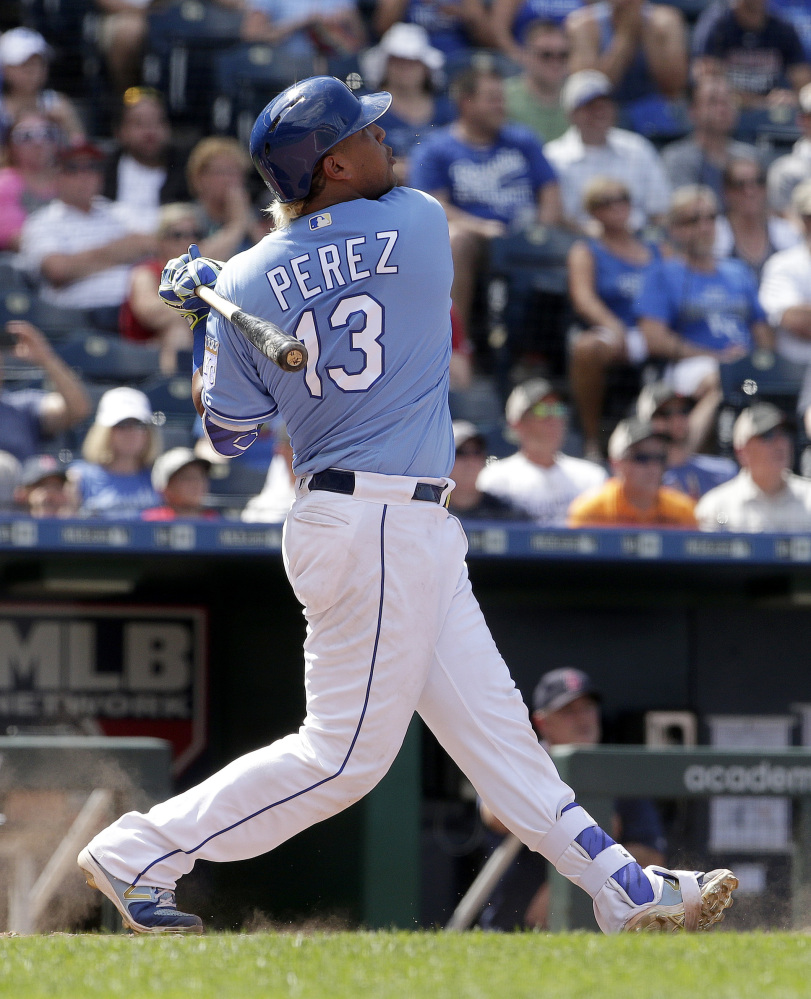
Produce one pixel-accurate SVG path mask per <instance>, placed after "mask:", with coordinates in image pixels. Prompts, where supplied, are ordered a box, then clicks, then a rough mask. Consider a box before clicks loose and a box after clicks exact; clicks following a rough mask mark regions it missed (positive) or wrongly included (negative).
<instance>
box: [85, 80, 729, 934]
mask: <svg viewBox="0 0 811 999" xmlns="http://www.w3.org/2000/svg"><path fill="white" fill-rule="evenodd" d="M390 100H391V98H390V96H389V95H388V94H385V93H376V94H370V95H367V96H363V97H360V98H358V97H356V96H355V95H354V94H353V93H352V91H350V90H349V89H348V88H347V87H346V86H344V84H343V83H341V82H340V81H338V80H336V79H334V78H332V77H314V78H310V79H307V80H304V81H302V82H301V83H298V84H296V85H295V86H292V87H290V88H288V89H287V90H285V91H284V92H283V93H281V94H279V95H278V96H277V97H276V98H274V99H273V100H272V101H271V103H270V104H269V105H268V106H267V107H266V108H265V110H264V111H263V112H262V114H261V115H260V116H259V118H258V119H257V122H256V124H255V126H254V129H253V133H252V135H251V153H252V156H253V161H254V163H255V165H256V167H257V169H258V170H259V173H260V174H261V175H262V177H263V178H264V180H265V182H266V183H267V184H268V186H269V187H270V189H271V191H272V192H273V194H274V196H275V198H276V201H275V202H274V205H273V213H274V218H275V222H276V227H275V231H274V232H273V233H271V234H270V235H269V236H267V237H265V238H264V239H263V240H262V241H261V242H260V243H258V244H257V245H256V246H254V247H252V248H251V249H249V250H247V251H245V252H244V253H241V254H239V255H238V256H236V257H233V258H232V259H231V260H229V261H228V262H227V263H226V264H224V265H223V267H222V272H221V273H220V274H219V277H217V276H216V272H217V270H218V267H219V265H218V264H217V263H216V262H214V261H210V260H207V259H206V258H199V257H198V258H194V257H191V256H187V257H185V258H180V259H177V260H174V261H171V262H170V264H169V265H168V267H167V270H166V271H165V272H164V285H165V288H164V291H163V297H164V299H165V300H167V301H168V302H170V304H172V305H173V306H174V307H176V308H178V310H179V311H182V312H186V313H189V314H190V315H191V319H192V323H193V324H194V325H195V327H196V329H197V331H198V340H199V339H200V337H199V331H200V330H201V328H203V326H205V354H204V360H203V364H202V386H201V397H202V404H203V408H204V423H205V428H206V433H207V434H208V437H209V440H210V441H211V444H212V446H213V447H214V448H215V450H217V451H218V452H219V453H220V454H223V455H229V456H230V455H233V454H237V453H239V452H240V451H242V450H243V449H244V448H245V447H247V446H249V445H250V442H251V441H252V439H254V438H255V437H256V434H257V427H258V426H259V424H261V423H263V422H264V421H266V420H268V419H270V418H272V417H273V416H275V415H276V413H277V412H278V413H280V414H281V416H282V418H283V419H284V421H285V424H286V425H287V429H288V431H289V433H290V439H291V442H292V445H293V449H294V452H295V458H294V470H295V473H296V499H295V501H294V503H293V507H292V509H291V511H290V513H289V514H288V516H287V520H286V523H285V529H284V542H283V557H284V565H285V569H286V571H287V574H288V577H289V579H290V582H291V584H292V587H293V590H294V592H295V594H296V596H297V597H298V599H299V600H300V602H301V603H302V605H303V607H304V613H305V617H306V621H307V634H306V639H305V642H304V662H305V689H306V698H307V711H306V717H305V719H304V722H303V724H302V726H301V728H300V729H299V730H298V732H296V733H295V734H293V735H289V736H287V737H286V738H283V739H281V740H279V741H278V742H275V743H273V744H272V745H271V746H268V747H267V748H264V749H259V750H257V751H255V752H252V753H249V754H247V755H246V756H243V757H241V758H240V759H237V760H235V761H234V762H232V763H230V764H229V765H228V766H226V767H225V768H224V769H223V770H221V771H220V772H218V773H215V774H213V775H212V776H211V777H209V778H208V779H207V780H205V781H203V783H201V784H200V785H198V786H197V787H193V788H191V789H190V790H188V791H185V792H184V793H182V794H180V795H178V796H176V797H174V798H171V799H169V800H168V801H165V802H163V803H161V804H158V805H155V806H154V807H153V808H152V809H151V810H150V811H149V812H148V813H146V814H141V813H138V812H129V813H128V814H126V815H124V816H122V817H121V818H120V819H118V820H117V821H116V822H114V823H113V824H112V825H111V826H109V827H108V828H106V829H104V830H103V831H102V832H100V833H99V834H98V836H96V837H95V838H94V839H93V840H92V841H91V843H90V844H89V845H88V846H87V847H86V848H85V849H84V850H82V852H81V853H80V854H79V866H80V867H81V868H82V870H83V871H84V872H85V875H86V877H87V881H88V884H90V885H91V887H95V888H98V889H99V890H100V891H101V892H103V894H105V895H106V896H107V897H108V898H109V899H110V900H111V901H112V902H113V903H114V904H115V906H116V907H117V908H118V910H119V912H120V913H121V915H122V917H123V919H124V922H125V924H126V925H128V926H129V927H130V928H131V929H133V930H134V931H136V932H139V933H162V932H167V931H168V932H184V933H188V932H191V933H199V932H201V931H202V921H201V920H200V919H199V917H197V916H195V915H191V914H188V913H184V912H182V911H179V910H178V909H177V907H176V903H175V887H176V884H177V881H178V879H179V878H180V877H182V875H184V874H186V873H187V872H188V871H189V870H191V868H192V867H193V865H194V863H195V861H196V860H198V859H205V860H214V861H230V860H242V859H246V858H248V857H255V856H257V855H259V854H262V853H265V852H266V851H268V850H271V849H273V848H274V847H276V846H277V845H278V844H280V843H282V842H284V841H285V840H287V839H288V838H289V837H291V836H293V835H294V834H295V833H297V832H299V831H300V830H302V829H305V828H307V827H308V826H310V825H312V824H313V823H315V822H319V821H321V820H322V819H326V818H327V817H329V816H331V815H333V814H335V813H336V812H339V811H340V810H341V809H344V808H346V807H348V806H349V805H351V804H352V803H353V802H355V801H357V800H358V799H359V798H362V797H363V796H364V795H365V794H366V793H367V792H368V791H369V790H371V788H373V787H374V786H375V784H376V783H377V782H378V781H379V780H380V779H381V778H382V777H383V775H384V774H385V773H386V771H387V770H388V768H389V766H390V765H391V763H392V761H393V760H394V758H395V757H396V755H397V752H398V750H399V749H400V746H401V744H402V741H403V738H404V736H405V733H406V729H407V727H408V724H409V722H410V720H411V717H412V715H413V713H414V712H415V711H417V712H419V714H420V715H421V716H422V718H423V719H424V721H425V722H426V724H427V725H428V726H429V727H430V728H431V729H432V731H433V732H434V733H435V735H436V736H437V738H438V739H439V741H440V742H441V743H442V745H443V746H444V747H445V749H446V750H447V751H448V752H449V753H450V755H451V756H452V757H453V759H454V760H455V761H456V762H457V763H458V764H459V766H460V767H461V768H462V770H463V771H464V772H465V773H466V774H467V776H468V777H469V779H470V780H471V782H472V783H473V785H474V786H475V787H476V789H477V791H478V793H479V794H480V796H481V798H482V800H483V801H484V802H485V803H486V804H487V806H488V807H489V808H490V810H491V811H492V812H493V813H494V814H495V815H497V816H498V817H499V818H500V819H501V820H502V821H503V823H504V824H505V825H506V826H507V828H509V829H510V830H511V831H512V832H514V833H515V834H516V835H517V836H518V837H519V838H520V839H521V840H522V841H523V842H524V843H525V844H526V845H527V846H528V847H530V849H533V850H537V851H538V852H540V853H541V854H543V856H544V857H546V858H547V859H548V860H549V861H551V862H552V863H553V864H554V865H555V866H556V867H557V869H558V870H559V871H560V872H561V873H562V874H563V875H565V876H566V877H568V878H569V879H570V880H571V881H573V882H574V883H575V884H577V885H579V886H580V887H581V888H583V889H584V890H585V891H587V892H588V893H589V895H591V896H592V897H593V899H594V912H595V915H596V918H597V922H598V924H599V925H600V927H601V928H602V929H603V931H605V932H618V931H620V930H638V929H657V930H658V929H668V930H670V929H676V928H681V927H684V928H685V929H692V930H695V929H706V928H707V927H709V926H710V925H711V924H713V923H715V922H717V921H718V920H719V919H721V918H722V916H723V914H724V909H725V908H726V906H727V905H729V904H730V902H731V894H730V893H731V891H732V889H734V888H735V887H736V886H737V879H736V878H735V877H734V876H733V875H732V873H731V872H730V871H728V870H717V871H712V872H710V873H708V874H702V873H698V872H680V871H676V872H673V871H667V870H664V869H660V868H653V867H649V868H646V869H644V870H643V869H642V868H641V867H640V866H639V865H638V864H637V863H636V862H635V861H634V859H633V858H632V857H631V855H630V854H629V853H628V852H627V851H626V850H625V849H624V848H623V847H622V846H620V845H619V844H616V843H614V842H613V841H612V839H611V838H610V837H609V836H608V835H607V834H606V833H605V832H604V831H603V830H602V829H600V828H599V827H598V826H597V825H596V824H595V822H594V820H593V819H592V818H591V817H590V816H589V815H588V814H587V813H586V812H585V811H584V809H583V808H581V807H580V806H579V805H577V804H576V802H575V801H574V792H573V791H572V790H571V789H570V788H569V787H567V786H566V785H565V784H564V783H563V782H562V781H561V779H560V777H559V775H558V773H557V771H556V770H555V767H554V766H553V764H552V762H551V760H550V758H549V756H548V755H547V754H546V753H545V752H544V750H543V749H542V748H541V747H540V746H539V744H538V740H537V738H536V736H535V734H534V732H533V729H532V726H531V724H530V721H529V717H528V713H527V709H526V707H525V706H524V702H523V700H522V698H521V695H520V693H519V692H518V691H517V689H516V688H515V685H514V683H513V681H512V679H511V677H510V674H509V672H508V670H507V667H506V665H505V663H504V661H503V659H502V658H501V656H500V655H499V652H498V650H497V649H496V647H495V644H494V642H493V639H492V637H491V635H490V633H489V631H488V628H487V625H486V624H485V621H484V618H483V616H482V613H481V610H480V609H479V606H478V604H477V602H476V600H475V599H474V597H473V594H472V592H471V587H470V582H469V580H468V575H467V569H466V565H465V555H466V539H465V534H464V532H463V530H462V528H461V526H460V524H459V521H458V520H456V518H455V517H453V516H452V515H451V514H449V512H448V510H447V507H446V504H447V500H448V495H449V493H450V491H451V489H452V488H453V482H452V481H451V480H450V479H449V478H448V472H449V470H450V468H451V465H452V464H453V458H454V447H453V432H452V427H451V419H450V415H449V412H448V402H447V395H448V362H449V358H450V352H451V334H450V320H449V309H450V288H451V280H452V276H453V275H452V268H451V254H450V246H449V239H448V225H447V221H446V218H445V215H444V212H443V211H442V208H441V207H440V205H439V204H438V202H436V201H435V200H434V199H433V198H431V197H430V196H428V195H426V194H424V193H422V192H419V191H416V190H411V189H408V188H403V187H396V186H395V179H394V172H393V163H394V161H393V158H392V156H391V150H390V149H389V147H388V146H386V145H385V144H384V143H383V139H384V134H385V133H384V132H383V130H382V129H381V128H380V127H379V126H378V125H376V124H375V119H377V118H378V117H380V115H382V114H383V112H384V111H385V110H386V108H387V107H388V106H389V102H390ZM215 279H216V286H217V291H218V292H219V293H220V294H221V295H223V296H224V297H225V298H228V299H229V300H231V301H232V302H235V303H237V304H238V305H239V306H240V308H241V309H243V310H244V311H246V312H250V313H253V314H255V315H258V316H260V317H263V318H265V319H269V320H272V321H274V322H275V323H277V324H278V325H280V326H281V327H282V328H284V329H285V330H287V331H289V332H291V333H293V334H294V335H295V336H296V337H298V338H299V339H300V340H302V341H303V342H304V343H305V344H306V346H307V350H308V352H309V360H308V362H307V366H306V371H305V372H304V373H303V374H301V373H299V374H289V373H284V372H282V371H281V370H280V369H279V368H278V367H276V366H274V365H273V364H272V363H271V362H270V361H269V360H268V358H266V357H265V356H264V355H263V354H261V353H260V352H259V351H257V350H256V348H254V347H253V346H252V345H251V344H250V343H249V342H248V341H247V340H246V339H244V338H243V336H242V335H241V334H240V333H239V332H238V331H237V330H236V329H235V328H234V327H233V326H232V325H231V324H229V323H228V322H227V321H226V320H224V319H223V318H221V317H219V316H217V315H215V314H214V313H212V314H211V315H210V316H208V318H207V322H206V323H205V324H203V322H202V320H203V319H204V318H205V316H206V311H207V308H206V306H205V305H204V304H203V303H202V302H201V301H200V300H199V299H198V298H197V297H196V296H195V295H194V288H195V287H196V286H197V285H199V284H201V283H203V284H212V283H213V282H214V280H215Z"/></svg>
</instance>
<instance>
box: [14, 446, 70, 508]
mask: <svg viewBox="0 0 811 999" xmlns="http://www.w3.org/2000/svg"><path fill="white" fill-rule="evenodd" d="M67 480H68V472H67V465H65V463H64V462H62V461H60V459H59V458H56V457H54V456H53V455H52V454H35V455H32V456H31V457H30V458H28V459H27V460H26V461H24V462H23V466H22V473H21V476H20V484H19V486H18V487H17V490H16V492H15V496H14V499H15V502H16V504H17V506H18V507H19V508H21V509H22V510H25V512H26V513H27V514H28V515H29V516H31V517H37V518H40V517H71V516H72V515H73V514H74V513H75V512H76V508H75V498H74V496H73V495H72V494H71V491H70V490H69V489H68V488H67Z"/></svg>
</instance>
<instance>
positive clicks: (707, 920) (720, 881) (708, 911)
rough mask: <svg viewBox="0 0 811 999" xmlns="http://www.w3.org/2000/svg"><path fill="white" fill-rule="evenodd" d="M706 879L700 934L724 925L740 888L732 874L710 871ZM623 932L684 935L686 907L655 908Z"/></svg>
mask: <svg viewBox="0 0 811 999" xmlns="http://www.w3.org/2000/svg"><path fill="white" fill-rule="evenodd" d="M705 877H707V878H708V880H707V881H706V883H705V884H704V885H702V886H701V913H700V915H699V917H698V932H699V933H701V932H704V931H706V930H709V929H710V928H711V927H713V926H716V925H717V924H718V923H720V922H721V920H722V919H723V918H724V916H725V915H726V910H727V909H728V908H729V907H730V906H731V905H732V892H733V891H735V889H736V888H737V887H738V879H737V878H736V877H735V875H734V874H733V873H732V871H728V870H723V869H722V870H717V871H710V872H709V874H707V875H705ZM623 929H624V932H626V933H679V932H684V907H683V906H681V905H680V906H660V905H653V906H651V907H650V908H649V909H646V910H645V911H644V912H642V913H640V915H639V916H637V917H635V918H632V919H631V920H629V922H628V923H626V925H625V927H624V928H623Z"/></svg>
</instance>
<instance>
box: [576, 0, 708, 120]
mask: <svg viewBox="0 0 811 999" xmlns="http://www.w3.org/2000/svg"><path fill="white" fill-rule="evenodd" d="M566 29H567V33H568V36H569V41H570V42H571V46H572V58H571V62H570V71H572V72H577V71H578V70H589V69H592V70H600V71H602V72H604V73H605V74H606V76H607V77H608V79H609V81H610V82H611V85H612V87H613V88H614V97H615V99H616V101H617V103H618V104H619V106H620V109H621V112H622V119H623V121H624V122H625V123H626V125H627V127H628V128H630V129H632V130H633V131H635V132H640V133H641V134H643V135H655V136H656V137H657V138H661V137H663V136H665V135H668V134H679V133H680V132H681V131H683V128H681V127H680V126H681V125H682V117H683V99H684V96H685V92H686V88H687V79H688V46H687V30H686V26H685V21H684V15H683V14H682V12H681V11H680V10H679V9H678V8H677V7H675V6H672V5H671V4H660V3H648V2H647V0H609V2H608V3H599V4H587V5H585V6H582V7H580V8H579V9H578V10H576V11H574V12H573V14H572V15H571V17H570V18H569V19H568V20H567V22H566Z"/></svg>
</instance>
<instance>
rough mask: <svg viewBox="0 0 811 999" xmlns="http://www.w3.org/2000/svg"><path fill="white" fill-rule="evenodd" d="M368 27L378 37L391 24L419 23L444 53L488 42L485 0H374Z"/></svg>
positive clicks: (486, 5) (458, 52)
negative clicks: (370, 26)
mask: <svg viewBox="0 0 811 999" xmlns="http://www.w3.org/2000/svg"><path fill="white" fill-rule="evenodd" d="M374 7H375V9H374V14H373V16H372V27H373V28H374V31H375V34H377V35H378V36H379V37H380V36H382V35H384V34H385V33H386V32H387V31H388V30H389V28H390V27H391V26H392V25H393V24H397V22H398V21H403V22H405V23H406V24H419V25H420V27H422V28H425V30H426V31H427V32H428V37H429V39H430V41H431V45H433V46H434V47H435V48H437V49H439V51H440V52H444V54H445V55H446V56H449V55H458V54H464V53H467V52H470V51H471V50H472V49H475V48H478V47H482V48H486V47H489V46H490V45H491V44H492V34H491V30H490V17H489V11H488V3H487V2H486V0H376V3H375V5H374Z"/></svg>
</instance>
